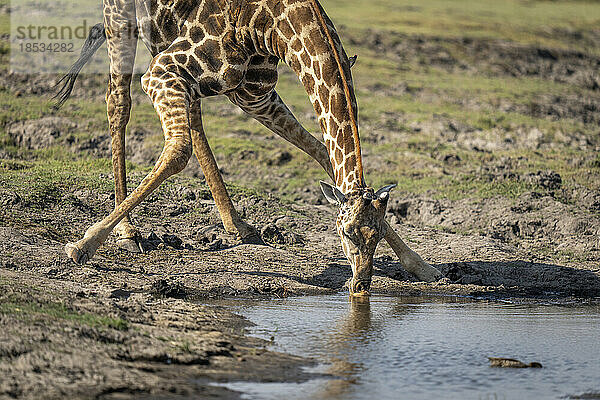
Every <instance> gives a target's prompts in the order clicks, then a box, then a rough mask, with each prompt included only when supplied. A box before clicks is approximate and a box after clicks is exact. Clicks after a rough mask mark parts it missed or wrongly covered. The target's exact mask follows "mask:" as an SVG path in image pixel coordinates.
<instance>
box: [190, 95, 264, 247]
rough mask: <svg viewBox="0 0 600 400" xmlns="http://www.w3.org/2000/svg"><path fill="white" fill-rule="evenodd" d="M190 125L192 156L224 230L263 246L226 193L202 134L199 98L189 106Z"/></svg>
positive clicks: (252, 228)
mask: <svg viewBox="0 0 600 400" xmlns="http://www.w3.org/2000/svg"><path fill="white" fill-rule="evenodd" d="M190 125H191V128H192V144H193V148H194V154H195V155H196V158H197V159H198V162H199V163H200V167H201V168H202V172H203V173H204V177H205V178H206V183H207V184H208V186H209V188H210V191H211V193H212V195H213V198H214V200H215V203H216V205H217V208H218V210H219V214H220V215H221V220H222V221H223V226H224V227H225V230H226V231H227V232H229V233H235V234H236V235H237V236H238V238H239V239H240V240H241V241H242V243H247V244H264V243H263V241H262V239H261V238H260V235H259V234H258V232H257V231H256V229H255V228H254V227H253V226H251V225H249V224H247V223H246V222H244V221H243V220H242V218H241V217H240V215H239V214H238V212H237V211H236V209H235V207H234V206H233V203H232V201H231V198H230V197H229V193H227V189H226V188H225V183H224V182H223V178H222V176H221V173H220V172H219V167H218V166H217V162H216V160H215V157H214V155H213V153H212V151H211V149H210V146H209V144H208V141H207V140H206V135H205V134H204V128H203V127H202V109H201V103H200V99H199V98H197V99H195V101H193V102H192V104H191V107H190Z"/></svg>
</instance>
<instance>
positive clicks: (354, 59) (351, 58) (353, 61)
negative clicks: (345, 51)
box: [348, 54, 358, 68]
mask: <svg viewBox="0 0 600 400" xmlns="http://www.w3.org/2000/svg"><path fill="white" fill-rule="evenodd" d="M357 58H358V55H356V54H355V55H353V56H352V57H350V58H349V59H348V61H350V68H352V67H354V64H355V63H356V59H357Z"/></svg>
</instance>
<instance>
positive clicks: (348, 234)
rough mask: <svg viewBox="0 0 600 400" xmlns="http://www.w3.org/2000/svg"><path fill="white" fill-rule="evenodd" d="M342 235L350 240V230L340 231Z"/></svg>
mask: <svg viewBox="0 0 600 400" xmlns="http://www.w3.org/2000/svg"><path fill="white" fill-rule="evenodd" d="M342 233H343V234H344V236H346V237H347V238H348V239H351V238H352V230H350V229H348V228H344V229H342Z"/></svg>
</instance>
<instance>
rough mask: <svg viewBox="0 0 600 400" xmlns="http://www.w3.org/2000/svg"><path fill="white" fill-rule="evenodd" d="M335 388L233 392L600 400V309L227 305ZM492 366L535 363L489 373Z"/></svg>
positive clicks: (274, 386) (388, 302)
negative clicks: (500, 361) (307, 361)
mask: <svg viewBox="0 0 600 400" xmlns="http://www.w3.org/2000/svg"><path fill="white" fill-rule="evenodd" d="M227 305H228V306H229V307H231V308H232V309H233V311H235V312H237V313H239V314H242V315H244V316H246V317H247V318H248V319H250V320H251V321H252V322H254V323H255V324H256V326H254V327H253V328H251V330H250V331H251V334H252V335H255V336H258V337H261V338H265V339H267V340H270V339H271V338H272V339H273V341H272V344H271V345H270V346H269V349H270V350H275V351H281V352H287V353H292V354H296V355H301V356H305V357H311V358H313V359H315V360H317V361H318V362H319V363H320V365H319V367H318V370H319V372H323V373H326V374H331V375H332V376H333V378H323V379H314V380H311V381H308V382H305V383H253V382H231V383H228V384H225V386H226V387H228V388H230V389H233V390H238V391H241V392H243V393H244V395H243V398H246V399H261V400H263V399H286V400H292V399H318V400H320V399H360V400H364V399H551V398H587V399H600V305H598V304H597V303H596V304H589V303H588V304H581V303H580V302H579V303H573V304H569V303H561V304H540V303H535V304H532V303H524V302H517V303H515V302H498V301H481V300H479V301H476V300H471V299H465V298H454V297H446V298H431V297H385V296H373V297H371V298H370V300H369V301H362V302H359V301H350V300H349V298H348V296H347V294H337V295H330V296H309V297H295V298H287V299H280V300H269V301H239V300H233V301H229V302H227ZM488 357H508V358H516V359H518V360H520V361H523V362H525V363H529V362H533V361H535V362H539V363H541V364H542V365H543V368H541V369H531V368H527V369H515V368H492V367H490V363H489V360H488Z"/></svg>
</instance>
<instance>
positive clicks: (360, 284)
mask: <svg viewBox="0 0 600 400" xmlns="http://www.w3.org/2000/svg"><path fill="white" fill-rule="evenodd" d="M370 286H371V281H367V280H357V281H354V282H353V283H352V285H351V286H350V295H352V296H370V295H371V293H369V287H370Z"/></svg>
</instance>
